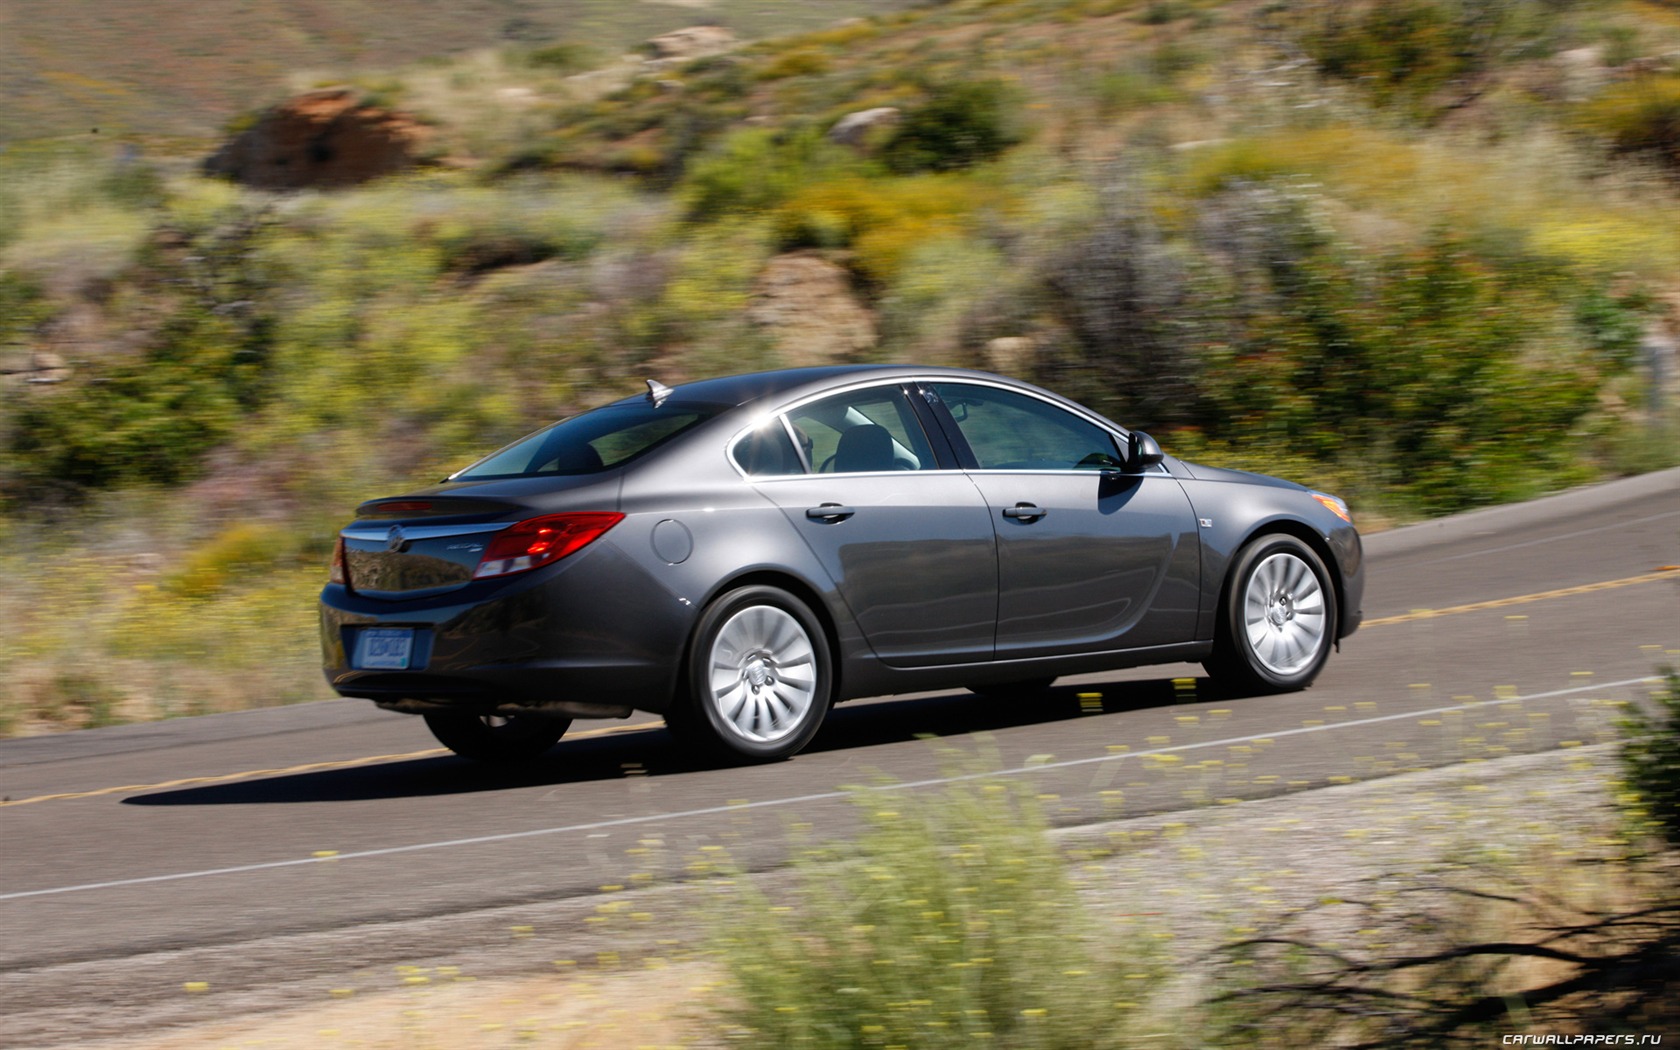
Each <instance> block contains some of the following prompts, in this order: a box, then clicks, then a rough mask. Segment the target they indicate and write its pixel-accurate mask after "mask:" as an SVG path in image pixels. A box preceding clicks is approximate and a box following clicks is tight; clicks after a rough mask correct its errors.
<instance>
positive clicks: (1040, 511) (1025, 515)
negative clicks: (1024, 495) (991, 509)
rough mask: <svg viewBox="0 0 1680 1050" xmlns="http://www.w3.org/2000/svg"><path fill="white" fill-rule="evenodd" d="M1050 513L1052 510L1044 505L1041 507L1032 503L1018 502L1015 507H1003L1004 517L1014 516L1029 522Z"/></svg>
mask: <svg viewBox="0 0 1680 1050" xmlns="http://www.w3.org/2000/svg"><path fill="white" fill-rule="evenodd" d="M1049 513H1050V511H1049V510H1047V509H1045V508H1044V507H1040V506H1037V505H1035V504H1032V503H1017V504H1015V505H1014V506H1013V507H1005V508H1003V516H1004V517H1006V518H1014V519H1016V520H1018V521H1024V522H1028V523H1029V524H1030V523H1032V522H1035V521H1037V520H1038V519H1039V518H1042V517H1044V516H1045V515H1046V514H1049Z"/></svg>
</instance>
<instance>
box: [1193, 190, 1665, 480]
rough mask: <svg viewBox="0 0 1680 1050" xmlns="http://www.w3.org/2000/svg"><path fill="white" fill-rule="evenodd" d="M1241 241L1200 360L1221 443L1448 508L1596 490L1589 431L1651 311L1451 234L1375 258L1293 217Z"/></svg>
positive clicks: (1213, 306)
mask: <svg viewBox="0 0 1680 1050" xmlns="http://www.w3.org/2000/svg"><path fill="white" fill-rule="evenodd" d="M1257 201H1258V199H1256V202H1257ZM1243 236H1244V237H1247V238H1248V239H1249V242H1250V246H1249V247H1248V248H1245V249H1242V251H1244V252H1253V253H1254V254H1253V255H1252V257H1250V261H1249V262H1247V263H1240V262H1239V263H1237V264H1234V266H1233V269H1232V270H1231V271H1229V272H1228V273H1226V274H1225V275H1224V276H1223V277H1220V278H1218V281H1217V282H1216V283H1223V286H1224V288H1225V291H1223V292H1218V291H1215V290H1214V289H1212V288H1204V290H1203V291H1202V292H1201V294H1204V295H1210V296H1211V297H1212V301H1210V302H1208V303H1206V305H1204V306H1202V307H1200V308H1198V309H1196V310H1195V311H1194V312H1195V313H1198V314H1201V315H1204V316H1211V317H1218V318H1223V319H1224V320H1223V322H1222V327H1223V329H1224V330H1223V333H1222V334H1219V333H1215V334H1214V339H1213V341H1212V342H1210V343H1209V344H1207V345H1205V346H1204V347H1203V348H1202V350H1201V353H1200V356H1201V374H1200V377H1199V378H1200V384H1199V386H1200V389H1201V393H1202V396H1203V397H1204V398H1205V399H1206V401H1205V404H1206V410H1207V415H1206V416H1205V417H1204V419H1203V425H1204V426H1205V427H1206V430H1207V432H1208V434H1209V435H1210V436H1212V437H1216V438H1221V439H1228V440H1233V441H1236V442H1239V443H1240V442H1243V441H1249V442H1261V443H1267V444H1270V445H1273V446H1277V447H1284V448H1287V449H1288V450H1289V451H1290V452H1291V453H1292V454H1296V455H1305V456H1308V457H1310V458H1313V459H1317V460H1320V461H1323V462H1326V463H1336V462H1339V461H1347V460H1349V459H1350V458H1360V459H1363V460H1364V461H1366V462H1367V463H1369V464H1371V465H1372V467H1373V469H1376V470H1379V471H1381V472H1382V473H1383V474H1384V475H1385V476H1386V477H1387V478H1388V479H1389V481H1390V483H1391V484H1392V485H1393V486H1394V487H1396V488H1399V489H1402V490H1404V492H1405V493H1406V494H1407V495H1408V496H1409V498H1411V499H1412V500H1414V501H1416V503H1417V504H1418V505H1419V506H1420V507H1421V508H1423V509H1426V510H1429V511H1432V512H1450V511H1453V510H1459V509H1463V508H1466V507H1471V506H1477V505H1482V504H1489V503H1497V502H1505V501H1510V500H1514V499H1521V498H1526V497H1528V496H1532V495H1537V494H1539V493H1540V492H1542V491H1546V490H1548V489H1552V488H1556V487H1561V486H1563V485H1566V484H1569V483H1571V482H1575V481H1582V480H1586V479H1587V478H1589V477H1590V476H1591V468H1590V466H1589V465H1588V464H1587V461H1586V456H1585V454H1586V452H1587V451H1588V447H1589V446H1588V442H1587V440H1586V438H1587V436H1588V435H1587V433H1586V432H1585V431H1584V430H1583V427H1585V426H1586V424H1587V422H1588V420H1589V418H1590V417H1591V415H1592V413H1593V412H1594V411H1595V410H1596V409H1597V403H1598V402H1597V399H1598V391H1599V390H1600V389H1601V388H1602V387H1603V386H1604V384H1605V383H1606V382H1607V381H1608V380H1609V379H1611V378H1612V377H1615V376H1617V375H1620V374H1622V373H1624V372H1626V370H1627V368H1628V366H1629V363H1630V353H1629V349H1628V347H1629V342H1628V339H1629V337H1630V334H1631V332H1632V331H1633V330H1634V329H1636V328H1637V317H1638V315H1639V313H1640V312H1641V311H1642V310H1643V309H1644V308H1645V307H1644V302H1643V299H1642V298H1641V297H1639V296H1626V297H1613V296H1610V295H1609V294H1608V293H1606V292H1605V291H1604V290H1603V287H1602V284H1601V283H1600V282H1598V281H1596V280H1592V279H1588V278H1583V277H1580V276H1576V275H1572V274H1569V273H1567V272H1563V271H1560V270H1558V269H1557V268H1556V267H1552V266H1549V265H1547V264H1545V263H1543V262H1540V261H1536V260H1524V259H1521V258H1515V259H1506V260H1493V259H1489V258H1486V257H1483V256H1479V255H1478V254H1476V253H1475V252H1474V251H1472V250H1471V249H1470V248H1469V247H1468V246H1467V245H1466V244H1465V243H1464V242H1463V241H1462V240H1460V239H1458V238H1456V237H1453V236H1451V235H1440V236H1437V237H1436V238H1435V239H1434V240H1432V241H1431V242H1429V243H1428V244H1426V245H1423V246H1421V247H1419V248H1416V249H1408V250H1404V251H1399V252H1393V253H1390V254H1387V255H1385V256H1382V257H1378V258H1376V259H1366V258H1361V257H1357V256H1354V255H1352V254H1351V253H1349V252H1348V251H1347V250H1346V249H1344V248H1342V247H1340V246H1338V245H1337V244H1335V243H1334V242H1332V241H1329V240H1326V239H1324V238H1323V236H1322V235H1320V234H1315V233H1313V232H1312V231H1311V230H1310V228H1307V227H1303V226H1302V220H1301V219H1300V218H1299V217H1291V216H1290V215H1289V214H1288V212H1287V211H1286V212H1280V213H1278V214H1276V215H1275V216H1274V217H1273V218H1272V219H1270V220H1267V221H1265V222H1261V223H1260V225H1259V228H1257V229H1250V230H1249V231H1248V232H1247V233H1245V234H1243ZM1239 243H1240V242H1239ZM1238 254H1241V253H1240V252H1239V253H1238ZM1257 288H1258V289H1263V290H1264V291H1263V292H1260V293H1257V292H1256V289H1257ZM1221 299H1222V300H1223V301H1220V300H1221Z"/></svg>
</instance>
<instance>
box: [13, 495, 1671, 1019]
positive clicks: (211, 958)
mask: <svg viewBox="0 0 1680 1050" xmlns="http://www.w3.org/2000/svg"><path fill="white" fill-rule="evenodd" d="M1366 549H1367V554H1368V557H1369V572H1370V577H1369V585H1368V588H1367V594H1366V600H1365V609H1364V612H1365V618H1366V626H1365V627H1364V628H1363V629H1361V630H1360V631H1359V633H1357V634H1356V635H1354V636H1353V637H1352V638H1350V639H1349V640H1348V641H1347V643H1346V644H1345V645H1344V646H1343V651H1342V652H1341V653H1339V654H1338V655H1336V656H1334V657H1333V658H1332V659H1331V661H1330V664H1329V667H1328V668H1327V670H1326V671H1325V673H1324V674H1323V676H1322V677H1321V678H1320V679H1319V681H1318V683H1317V684H1316V685H1315V686H1314V687H1313V688H1312V689H1310V690H1307V691H1305V692H1303V693H1299V694H1293V695H1288V696H1281V697H1267V698H1255V699H1250V698H1232V697H1222V696H1218V695H1213V694H1212V693H1211V691H1210V688H1209V684H1208V683H1207V681H1206V680H1205V679H1199V678H1198V677H1197V676H1199V675H1200V673H1201V671H1200V668H1198V667H1195V666H1192V665H1179V666H1173V667H1167V668H1147V669H1141V670H1137V671H1132V672H1125V673H1119V674H1113V675H1097V676H1085V677H1082V678H1078V679H1064V680H1063V681H1062V682H1060V683H1058V686H1057V687H1056V689H1054V690H1053V691H1052V693H1051V694H1050V695H1049V696H1048V697H1038V698H1031V699H1028V700H1023V701H1020V702H1013V703H1010V702H1003V703H1000V702H989V701H981V700H978V699H976V698H974V697H971V696H968V695H966V694H943V693H942V694H924V695H918V696H916V697H910V698H897V699H893V700H879V701H864V702H857V703H852V704H847V705H843V706H842V707H840V708H838V709H837V710H836V711H835V712H834V713H833V715H832V716H831V719H830V722H829V724H828V725H827V726H826V727H825V728H824V730H823V732H822V733H821V735H819V737H818V738H817V740H816V742H815V743H814V745H813V746H812V747H811V748H810V749H809V750H808V751H806V752H804V753H802V754H801V755H799V756H797V757H796V758H795V759H793V760H792V761H790V762H784V763H778V764H774V765H767V766H758V767H749V768H719V767H714V766H705V765H698V764H696V763H694V762H693V761H691V760H689V759H688V758H686V757H685V756H684V755H682V754H681V753H680V752H678V751H677V750H676V749H675V747H674V746H673V745H672V743H671V742H670V740H669V738H668V737H667V736H666V734H665V733H664V731H663V729H662V728H661V727H660V725H659V723H658V722H657V721H646V722H643V723H642V724H626V723H578V724H577V725H576V726H574V730H577V732H575V735H574V736H572V737H568V739H567V740H566V741H563V742H562V743H561V744H560V746H559V747H557V748H556V749H555V750H554V751H553V752H552V753H551V754H550V755H549V757H548V758H547V759H546V760H545V761H544V762H543V763H542V764H540V765H538V766H537V767H535V768H533V769H530V770H527V771H524V772H521V773H518V774H514V775H509V774H502V773H495V772H491V771H487V770H484V769H481V768H478V767H475V766H473V765H471V764H469V763H466V762H464V761H461V760H459V759H456V758H454V757H453V756H450V755H448V754H447V753H445V752H442V751H441V750H439V749H437V748H436V747H435V746H434V745H433V744H432V742H431V738H430V737H429V735H428V734H427V733H426V731H425V728H424V726H423V725H422V724H421V723H420V721H419V720H418V719H415V718H412V717H409V716H404V715H395V714H387V713H383V712H380V711H378V710H377V709H375V708H373V707H372V705H370V704H367V703H365V702H361V701H324V702H320V703H314V704H305V705H301V706H297V707H291V708H282V709H274V710H266V711H258V712H250V713H245V714H239V715H223V716H209V717H203V718H194V719H182V720H178V721H173V722H166V723H159V724H151V725H142V726H128V727H119V728H113V729H103V730H92V731H86V732H80V733H72V734H66V735H61V736H54V737H42V738H33V739H26V740H15V741H5V742H0V798H3V799H4V801H3V802H0V1046H12V1045H31V1044H34V1043H41V1044H45V1043H50V1042H51V1041H53V1039H54V1038H56V1036H55V1034H54V1033H55V1032H56V1033H61V1032H62V1030H63V1029H64V1027H65V1025H66V1024H70V1023H73V1024H75V1025H76V1026H79V1027H78V1030H80V1031H81V1032H82V1034H84V1035H86V1034H99V1032H101V1031H113V1032H114V1031H120V1030H122V1028H123V1026H124V1025H126V1024H130V1023H132V1018H135V1017H141V1016H146V1011H147V1009H148V1006H149V1004H153V1003H155V1001H157V1000H160V999H162V998H164V997H166V996H175V997H177V998H178V996H179V992H180V988H181V981H182V980H183V979H186V978H191V977H192V976H193V974H194V973H195V972H197V973H198V974H199V976H200V977H208V976H209V975H208V974H205V973H203V968H204V967H206V966H213V967H214V968H215V970H216V977H217V980H218V981H220V982H221V984H222V986H232V985H240V984H245V985H251V986H255V985H256V984H258V983H260V982H261V981H262V980H263V977H262V973H261V971H262V970H263V969H264V968H272V967H273V966H275V965H284V966H286V967H287V968H289V971H290V972H291V974H292V976H294V977H296V976H308V975H310V974H314V973H320V974H328V973H330V972H332V971H333V970H334V969H335V968H340V969H342V968H343V967H345V966H349V965H355V964H358V963H366V962H375V961H378V957H379V955H380V953H382V952H389V951H405V952H418V951H427V950H431V951H435V950H441V948H440V945H439V944H438V943H428V938H430V939H431V942H439V941H441V942H443V943H450V942H451V941H452V940H453V939H456V938H462V937H467V938H471V937H490V936H492V934H489V933H485V932H484V931H487V930H494V931H496V932H495V934H494V935H493V936H496V937H501V938H504V939H505V938H506V937H507V936H508V933H507V931H508V929H509V928H510V927H509V926H508V925H507V924H506V922H505V921H504V920H505V919H506V918H507V917H509V916H515V917H516V916H518V915H520V914H523V913H522V912H520V910H519V909H521V908H530V907H536V906H539V905H544V904H553V903H555V902H561V903H564V902H567V901H571V902H573V903H575V904H577V905H578V906H579V907H580V908H582V907H584V906H586V905H587V904H588V902H589V901H591V900H594V899H596V898H597V895H598V894H600V893H601V892H603V891H602V887H623V886H632V887H634V886H643V885H650V884H657V883H660V882H661V881H664V880H666V879H667V878H669V877H670V876H672V875H676V874H680V873H681V872H682V871H683V870H684V867H685V865H688V864H690V863H691V862H692V861H693V860H694V859H695V858H696V857H702V856H707V855H710V856H716V855H718V854H717V849H716V848H717V847H723V848H724V849H725V850H727V851H728V854H729V855H730V856H731V857H733V858H734V860H735V862H736V863H737V864H740V865H743V866H745V867H748V868H751V869H755V870H756V869H764V868H769V867H773V866H776V865H777V864H778V863H779V862H780V861H781V859H782V858H783V856H784V855H785V852H786V850H787V848H788V847H787V842H788V838H789V828H790V827H797V828H803V827H805V826H806V825H809V827H810V828H811V829H812V830H813V832H814V833H816V834H819V835H820V834H843V833H845V831H846V830H848V829H849V828H851V827H853V826H854V821H855V813H856V810H857V806H856V804H855V802H854V801H853V800H852V798H851V797H850V796H851V795H852V794H854V793H852V792H849V791H848V788H851V787H854V786H860V785H861V786H873V785H882V784H886V783H896V784H898V785H908V786H909V788H908V789H909V790H915V791H932V790H937V789H938V786H939V784H940V782H942V781H944V780H948V779H950V778H952V777H972V776H977V775H983V774H995V773H1001V774H1003V775H1007V776H1012V777H1013V776H1019V777H1028V778H1031V780H1032V782H1033V783H1034V784H1035V786H1036V788H1037V790H1038V791H1039V792H1040V793H1041V794H1043V795H1044V796H1046V797H1047V801H1048V805H1049V808H1050V812H1051V814H1052V817H1053V819H1054V820H1055V821H1057V822H1058V823H1061V824H1081V823H1091V822H1096V821H1101V820H1105V819H1111V818H1113V817H1116V816H1122V815H1123V816H1137V815H1142V814H1150V813H1161V812H1167V811H1173V810H1177V809H1181V808H1185V807H1187V806H1194V805H1203V804H1208V803H1214V804H1218V803H1220V802H1227V803H1228V802H1231V801H1233V800H1242V799H1249V798H1256V797H1262V796H1267V795H1272V794H1277V793H1281V792H1289V791H1302V790H1311V789H1314V788H1318V787H1323V786H1325V785H1328V784H1335V783H1345V782H1347V781H1348V780H1350V779H1354V780H1358V779H1367V778H1371V777H1376V776H1383V775H1386V774H1390V773H1395V772H1400V771H1404V770H1408V769H1418V768H1426V767H1431V766H1438V765H1444V764H1450V763H1456V762H1464V761H1473V760H1476V759H1482V758H1489V757H1495V756H1498V755H1502V754H1513V753H1519V752H1528V751H1537V750H1544V749H1550V748H1555V747H1559V746H1576V745H1578V744H1581V743H1590V742H1595V741H1598V740H1602V739H1606V738H1607V733H1608V730H1607V721H1606V720H1607V716H1608V715H1610V714H1613V711H1614V707H1613V703H1614V702H1615V701H1620V700H1627V699H1631V698H1635V697H1638V696H1639V695H1641V694H1642V693H1643V692H1644V691H1646V690H1647V689H1648V688H1649V686H1648V685H1647V684H1645V683H1646V682H1648V681H1649V678H1650V676H1651V675H1652V674H1653V672H1654V671H1655V669H1656V668H1657V667H1659V666H1660V665H1662V664H1664V663H1665V662H1666V663H1672V664H1677V665H1680V615H1677V613H1680V471H1668V472H1664V473H1662V474H1654V475H1647V476H1645V477H1643V478H1637V479H1631V480H1628V481H1623V482H1616V483H1613V484H1610V485H1605V486H1599V487H1596V488H1591V489H1584V490H1579V491H1576V492H1572V493H1567V494H1564V495H1562V496H1557V497H1551V498H1549V499H1546V500H1542V501H1538V502H1536V503H1531V504H1526V505H1522V506H1519V507H1509V508H1499V509H1495V510H1490V511H1482V512H1478V513H1475V514H1470V515H1463V516H1460V517H1457V518H1453V519H1446V520H1443V521H1439V522H1433V523H1429V524H1427V525H1422V526H1414V527H1410V528H1406V529H1399V530H1394V531H1392V532H1387V533H1381V534H1378V535H1375V536H1370V537H1368V538H1367V542H1366ZM608 892H612V891H608ZM467 914H478V915H485V916H492V917H493V918H491V919H490V920H488V921H487V922H485V923H482V924H480V925H479V926H478V927H474V928H473V929H472V930H469V929H467V927H465V926H462V925H461V924H460V923H458V922H456V921H455V919H454V918H453V917H458V916H462V915H467ZM519 929H523V928H522V927H520V928H519ZM474 930H476V931H477V932H473V931H474ZM258 943H262V944H267V945H274V944H278V943H286V944H290V945H292V946H293V948H295V949H297V950H296V951H292V950H291V949H288V950H287V951H288V952H290V954H286V953H284V952H283V953H282V954H281V955H279V956H275V955H274V954H273V953H272V952H270V953H268V954H264V952H260V951H257V950H255V949H254V948H251V947H250V946H251V945H255V944H258ZM299 946H307V947H306V948H305V947H299ZM218 960H219V961H218ZM194 968H197V969H196V971H195V969H194ZM157 1016H163V1015H157Z"/></svg>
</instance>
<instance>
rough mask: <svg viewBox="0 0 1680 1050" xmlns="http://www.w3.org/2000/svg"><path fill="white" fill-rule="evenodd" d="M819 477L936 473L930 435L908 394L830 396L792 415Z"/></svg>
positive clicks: (874, 390) (893, 390) (881, 391)
mask: <svg viewBox="0 0 1680 1050" xmlns="http://www.w3.org/2000/svg"><path fill="white" fill-rule="evenodd" d="M787 420H788V423H789V424H790V425H791V426H792V429H793V433H794V434H795V435H796V437H797V438H798V440H799V443H800V444H801V445H802V446H804V448H805V452H806V458H807V460H808V461H809V462H810V464H811V469H812V470H814V471H816V472H817V473H819V474H861V473H873V472H877V471H885V470H932V469H934V467H935V466H936V465H937V464H935V463H934V459H933V449H932V447H931V446H930V445H929V444H928V440H927V435H926V434H924V433H922V426H921V424H920V423H919V422H918V421H917V419H916V411H915V409H914V408H912V407H911V406H910V402H909V401H908V400H907V399H906V398H905V396H904V393H903V391H901V390H899V388H898V387H896V386H889V387H869V388H866V389H863V390H854V391H850V392H848V393H844V394H835V395H833V396H832V397H825V398H823V399H822V400H821V401H813V402H811V403H810V404H808V405H802V406H800V407H799V408H796V409H794V410H793V411H791V412H789V413H788V414H787Z"/></svg>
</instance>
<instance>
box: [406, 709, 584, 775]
mask: <svg viewBox="0 0 1680 1050" xmlns="http://www.w3.org/2000/svg"><path fill="white" fill-rule="evenodd" d="M423 717H424V718H425V719H426V728H427V729H430V730H431V731H432V735H433V736H435V737H437V738H438V743H440V744H442V745H443V746H444V747H447V748H448V749H449V750H451V751H453V752H455V753H456V754H457V755H460V756H461V757H462V758H470V759H472V760H473V761H475V762H503V763H510V762H529V761H530V760H532V759H534V758H536V757H538V756H539V755H541V754H542V753H543V752H544V751H547V750H548V749H549V748H551V747H553V746H554V745H555V744H557V743H559V741H560V738H561V737H562V736H564V735H565V734H566V730H567V729H568V728H569V727H570V726H571V724H572V720H571V719H569V718H554V717H550V716H548V715H507V716H502V715H479V714H474V713H472V712H470V711H428V712H426V713H425V715H424V716H423Z"/></svg>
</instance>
